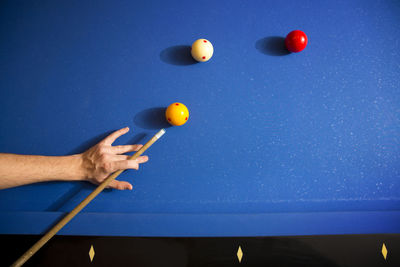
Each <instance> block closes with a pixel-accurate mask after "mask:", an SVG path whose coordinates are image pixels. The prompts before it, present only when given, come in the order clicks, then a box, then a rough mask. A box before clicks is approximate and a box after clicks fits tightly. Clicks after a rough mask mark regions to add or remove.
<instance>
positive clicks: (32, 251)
mask: <svg viewBox="0 0 400 267" xmlns="http://www.w3.org/2000/svg"><path fill="white" fill-rule="evenodd" d="M164 133H165V130H164V129H161V130H160V131H159V132H158V133H156V134H155V135H154V136H153V137H152V138H151V139H150V140H149V141H148V142H147V143H146V144H145V145H144V146H143V147H142V148H140V149H139V150H138V151H137V152H136V153H135V154H134V155H132V156H131V157H129V160H135V159H137V158H138V157H139V156H140V155H142V154H143V152H144V151H146V150H147V149H148V148H149V147H150V146H151V145H152V144H154V142H156V141H157V140H158V139H159V138H160V137H161V136H163V134H164ZM123 171H124V170H119V171H116V172H114V173H113V174H112V175H110V176H109V177H108V178H107V179H105V180H104V181H103V182H102V183H101V184H100V185H99V186H98V187H97V188H96V189H95V190H93V192H92V193H90V195H89V196H87V197H86V198H85V199H84V200H83V201H82V202H81V203H79V204H78V206H76V207H75V208H74V209H73V210H72V211H71V212H70V213H68V214H67V215H66V216H65V217H64V218H63V219H62V220H61V221H59V222H58V223H57V224H56V225H55V226H53V228H51V229H50V230H49V231H48V232H47V233H46V234H45V235H44V236H43V237H42V238H41V239H39V241H37V242H36V243H35V244H34V245H33V246H32V247H31V248H30V249H28V251H26V252H25V253H24V254H23V255H22V256H21V257H20V258H19V259H18V260H16V261H15V262H14V263H13V265H11V266H12V267H17V266H18V267H19V266H22V265H23V264H24V263H25V262H26V261H27V260H29V259H30V258H31V257H32V256H33V255H34V254H35V253H36V252H37V251H38V250H39V249H40V248H41V247H43V246H44V245H45V244H46V243H47V241H49V240H50V239H51V238H52V237H53V236H54V235H55V234H56V233H57V232H58V231H60V230H61V228H63V227H64V226H65V225H66V224H67V223H68V222H69V221H70V220H72V218H74V217H75V215H76V214H78V213H79V212H80V211H81V210H82V209H83V208H84V207H86V205H87V204H89V203H90V201H92V200H93V199H94V198H95V197H96V196H97V195H98V194H99V193H100V192H101V191H103V189H104V188H106V187H107V186H108V185H109V184H110V183H111V182H112V181H113V180H115V178H117V177H118V176H119V175H120V174H121V173H122V172H123Z"/></svg>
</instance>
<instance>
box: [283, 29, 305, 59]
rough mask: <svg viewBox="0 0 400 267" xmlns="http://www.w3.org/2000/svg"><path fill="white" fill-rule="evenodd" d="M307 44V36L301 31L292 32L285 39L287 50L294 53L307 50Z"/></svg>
mask: <svg viewBox="0 0 400 267" xmlns="http://www.w3.org/2000/svg"><path fill="white" fill-rule="evenodd" d="M307 43H308V39H307V35H306V34H305V33H304V32H302V31H300V30H295V31H292V32H290V33H289V34H288V35H287V36H286V39H285V45H286V48H287V50H289V51H290V52H294V53H297V52H300V51H302V50H303V49H304V48H306V46H307Z"/></svg>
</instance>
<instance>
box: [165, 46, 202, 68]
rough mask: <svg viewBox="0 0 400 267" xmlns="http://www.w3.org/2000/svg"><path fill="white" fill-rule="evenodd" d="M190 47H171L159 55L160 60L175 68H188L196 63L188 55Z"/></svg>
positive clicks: (190, 55) (189, 54)
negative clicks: (175, 66)
mask: <svg viewBox="0 0 400 267" xmlns="http://www.w3.org/2000/svg"><path fill="white" fill-rule="evenodd" d="M190 49H191V46H189V45H176V46H171V47H168V48H166V49H164V50H163V51H161V53H160V59H161V60H162V61H164V62H165V63H168V64H171V65H177V66H188V65H193V64H196V63H198V62H197V61H196V60H194V59H193V57H192V54H191V53H190Z"/></svg>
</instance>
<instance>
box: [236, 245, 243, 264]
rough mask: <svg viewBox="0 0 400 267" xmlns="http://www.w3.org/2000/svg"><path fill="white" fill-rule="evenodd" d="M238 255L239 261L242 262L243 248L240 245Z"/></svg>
mask: <svg viewBox="0 0 400 267" xmlns="http://www.w3.org/2000/svg"><path fill="white" fill-rule="evenodd" d="M236 255H237V257H238V260H239V263H240V262H242V258H243V251H242V248H241V247H240V246H239V248H238V251H237V253H236Z"/></svg>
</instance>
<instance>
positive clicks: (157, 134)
mask: <svg viewBox="0 0 400 267" xmlns="http://www.w3.org/2000/svg"><path fill="white" fill-rule="evenodd" d="M164 134H165V129H161V130H160V131H159V132H158V133H156V135H155V136H156V138H157V139H160V137H161V136H163V135H164Z"/></svg>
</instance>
